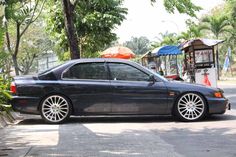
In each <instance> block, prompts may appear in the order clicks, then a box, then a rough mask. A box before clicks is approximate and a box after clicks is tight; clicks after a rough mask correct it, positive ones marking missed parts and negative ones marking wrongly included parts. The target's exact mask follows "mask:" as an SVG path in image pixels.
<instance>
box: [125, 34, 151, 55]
mask: <svg viewBox="0 0 236 157" xmlns="http://www.w3.org/2000/svg"><path fill="white" fill-rule="evenodd" d="M124 46H126V47H128V48H130V49H131V50H132V51H133V52H134V53H135V54H144V53H146V52H147V51H148V50H149V46H150V41H149V40H148V38H146V37H143V36H141V37H132V38H131V40H130V41H126V42H125V43H124Z"/></svg>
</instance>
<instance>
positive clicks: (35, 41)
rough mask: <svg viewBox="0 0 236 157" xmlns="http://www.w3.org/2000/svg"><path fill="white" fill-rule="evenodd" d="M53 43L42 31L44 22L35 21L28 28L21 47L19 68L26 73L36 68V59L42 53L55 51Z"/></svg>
mask: <svg viewBox="0 0 236 157" xmlns="http://www.w3.org/2000/svg"><path fill="white" fill-rule="evenodd" d="M53 48H54V47H53V43H52V41H51V40H50V39H49V37H48V36H47V34H46V33H45V32H44V31H42V22H37V21H36V22H35V23H33V24H32V27H30V28H29V29H28V31H27V32H26V33H25V36H24V37H22V41H21V44H20V47H19V52H20V53H19V56H18V63H19V70H20V72H21V73H22V74H24V75H26V74H28V73H29V72H30V71H33V70H34V71H35V70H36V63H35V61H36V59H37V58H38V57H40V56H41V55H43V54H45V53H47V52H52V51H53Z"/></svg>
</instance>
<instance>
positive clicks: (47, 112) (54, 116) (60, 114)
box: [40, 95, 72, 124]
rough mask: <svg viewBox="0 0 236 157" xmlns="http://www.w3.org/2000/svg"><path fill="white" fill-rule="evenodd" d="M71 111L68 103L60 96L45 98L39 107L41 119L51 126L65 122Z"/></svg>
mask: <svg viewBox="0 0 236 157" xmlns="http://www.w3.org/2000/svg"><path fill="white" fill-rule="evenodd" d="M71 110H72V109H71V104H70V102H69V101H68V100H67V99H66V98H65V97H63V96H60V95H51V96H48V97H46V98H45V99H44V101H43V102H42V104H41V106H40V113H41V116H42V118H43V119H44V120H45V121H46V122H48V123H52V124H57V123H62V122H64V121H65V120H67V119H68V118H69V117H70V114H71Z"/></svg>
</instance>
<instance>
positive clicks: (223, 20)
mask: <svg viewBox="0 0 236 157" xmlns="http://www.w3.org/2000/svg"><path fill="white" fill-rule="evenodd" d="M202 23H203V24H205V29H207V30H209V31H210V32H212V33H213V34H214V36H215V37H216V38H217V39H218V38H219V35H220V34H222V33H225V32H227V31H228V26H229V19H228V17H227V16H226V15H222V16H214V15H212V16H207V17H205V18H203V19H202Z"/></svg>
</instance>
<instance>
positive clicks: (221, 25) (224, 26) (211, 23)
mask: <svg viewBox="0 0 236 157" xmlns="http://www.w3.org/2000/svg"><path fill="white" fill-rule="evenodd" d="M202 22H203V23H204V24H205V29H207V30H209V31H210V32H212V33H213V34H214V36H215V37H216V39H219V36H220V34H222V33H224V32H228V26H229V20H228V17H227V16H225V15H222V16H214V15H212V16H207V17H205V18H203V19H202ZM216 65H217V74H218V80H219V78H220V75H219V74H220V69H219V48H218V45H217V50H216Z"/></svg>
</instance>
